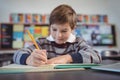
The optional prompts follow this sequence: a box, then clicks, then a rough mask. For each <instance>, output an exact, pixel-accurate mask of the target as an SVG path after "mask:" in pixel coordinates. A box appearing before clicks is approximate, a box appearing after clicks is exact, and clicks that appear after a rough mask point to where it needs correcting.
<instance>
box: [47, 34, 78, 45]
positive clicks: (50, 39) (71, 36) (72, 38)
mask: <svg viewBox="0 0 120 80" xmlns="http://www.w3.org/2000/svg"><path fill="white" fill-rule="evenodd" d="M75 38H76V37H75V35H73V34H72V33H71V34H70V37H69V38H68V40H67V41H66V42H70V43H72V42H75ZM47 40H49V41H55V40H54V38H53V37H52V35H49V36H48V37H47Z"/></svg>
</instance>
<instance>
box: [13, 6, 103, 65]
mask: <svg viewBox="0 0 120 80" xmlns="http://www.w3.org/2000/svg"><path fill="white" fill-rule="evenodd" d="M76 21H77V18H76V12H75V11H74V10H73V9H72V8H71V7H70V6H69V5H65V4H63V5H60V6H58V7H56V8H55V9H54V10H53V11H52V12H51V14H50V19H49V23H50V35H49V36H48V37H47V38H38V39H37V40H36V42H37V44H38V46H39V47H40V48H41V49H40V50H39V49H36V48H35V45H32V46H29V47H27V48H23V49H20V50H18V51H16V53H15V54H14V57H13V61H14V62H15V63H18V64H26V65H31V66H39V65H43V64H66V63H100V62H101V56H100V54H99V53H97V52H96V51H95V50H93V48H92V47H90V46H89V45H88V44H87V43H86V42H85V41H84V40H83V39H82V38H80V37H76V36H75V35H73V31H74V29H75V26H76Z"/></svg>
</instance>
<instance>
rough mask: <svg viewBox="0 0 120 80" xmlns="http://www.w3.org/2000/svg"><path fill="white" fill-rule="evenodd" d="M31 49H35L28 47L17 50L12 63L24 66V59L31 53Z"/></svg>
mask: <svg viewBox="0 0 120 80" xmlns="http://www.w3.org/2000/svg"><path fill="white" fill-rule="evenodd" d="M33 49H35V47H34V46H30V47H28V48H22V49H19V50H17V51H16V52H15V53H14V56H13V62H14V63H16V64H23V65H26V59H27V58H28V56H29V55H30V54H31V53H32V51H33Z"/></svg>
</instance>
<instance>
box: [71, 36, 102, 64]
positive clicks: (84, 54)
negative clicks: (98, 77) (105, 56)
mask: <svg viewBox="0 0 120 80" xmlns="http://www.w3.org/2000/svg"><path fill="white" fill-rule="evenodd" d="M74 48H75V49H76V50H75V53H74V54H70V55H71V57H72V60H73V63H101V61H102V59H101V55H100V53H98V52H97V51H96V50H94V49H93V48H92V47H91V46H90V45H88V43H87V42H86V41H85V40H84V39H81V38H79V39H78V40H77V45H76V46H75V47H74Z"/></svg>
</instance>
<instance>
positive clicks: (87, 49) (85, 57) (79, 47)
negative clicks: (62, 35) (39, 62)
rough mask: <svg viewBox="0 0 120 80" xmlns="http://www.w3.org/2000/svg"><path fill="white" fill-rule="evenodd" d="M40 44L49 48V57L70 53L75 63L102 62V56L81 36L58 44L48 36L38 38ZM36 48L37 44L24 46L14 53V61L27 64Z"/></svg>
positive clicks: (43, 47) (44, 47) (41, 46)
mask: <svg viewBox="0 0 120 80" xmlns="http://www.w3.org/2000/svg"><path fill="white" fill-rule="evenodd" d="M36 42H37V44H38V46H39V47H40V48H42V49H46V50H47V57H48V59H50V58H53V57H56V56H60V55H65V54H70V55H71V57H72V59H73V63H100V62H101V56H100V54H99V53H98V52H97V51H95V50H94V49H93V48H92V47H91V46H89V45H88V44H87V43H86V41H85V40H84V39H82V38H80V37H76V38H75V41H74V42H66V43H64V44H56V43H55V41H50V40H48V39H47V38H38V39H37V40H36ZM34 49H35V45H32V46H29V47H26V48H22V49H19V50H17V51H16V52H15V53H14V56H13V61H14V63H17V64H26V59H27V57H28V56H29V55H30V54H31V53H32V51H33V50H34Z"/></svg>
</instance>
